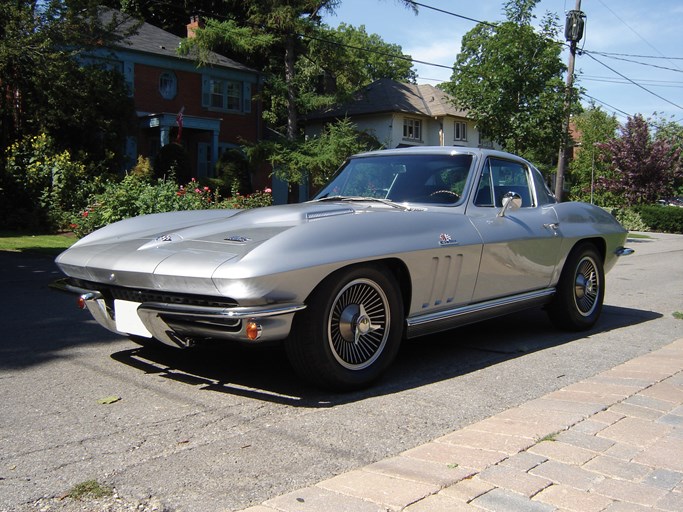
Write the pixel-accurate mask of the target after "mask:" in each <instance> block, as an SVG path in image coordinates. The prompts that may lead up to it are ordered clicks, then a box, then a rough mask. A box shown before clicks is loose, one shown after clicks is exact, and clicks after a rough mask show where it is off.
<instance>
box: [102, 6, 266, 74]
mask: <svg viewBox="0 0 683 512" xmlns="http://www.w3.org/2000/svg"><path fill="white" fill-rule="evenodd" d="M114 17H116V21H117V22H118V28H117V30H116V31H115V32H116V33H119V34H124V33H125V32H126V31H127V30H130V28H131V27H134V26H135V25H136V24H137V23H139V21H138V20H137V19H135V18H132V17H131V16H128V15H127V14H124V13H121V12H119V11H116V10H114V9H107V8H103V9H102V10H101V11H100V19H101V20H102V21H103V23H104V24H105V25H107V24H108V23H110V22H111V21H112V20H113V19H114ZM182 40H183V39H182V38H181V37H178V36H176V35H175V34H171V33H170V32H166V31H165V30H163V29H160V28H158V27H155V26H154V25H150V24H149V23H142V25H140V26H139V27H138V29H137V32H136V33H134V34H131V35H129V36H127V37H125V39H123V40H122V41H119V42H118V43H117V44H116V46H117V47H119V48H121V49H126V50H132V51H137V52H142V53H148V54H154V55H159V56H164V57H169V58H174V59H181V60H188V61H195V60H196V56H195V55H180V54H179V53H178V46H179V45H180V42H181V41H182ZM209 63H210V65H212V66H221V67H226V68H231V69H238V70H242V71H250V72H253V73H256V72H257V71H256V70H255V69H252V68H249V67H247V66H245V65H244V64H240V63H239V62H237V61H234V60H232V59H229V58H227V57H224V56H223V55H220V54H218V53H215V52H210V55H209Z"/></svg>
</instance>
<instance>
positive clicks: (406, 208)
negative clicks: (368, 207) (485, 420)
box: [313, 196, 421, 212]
mask: <svg viewBox="0 0 683 512" xmlns="http://www.w3.org/2000/svg"><path fill="white" fill-rule="evenodd" d="M323 201H341V202H373V203H382V204H384V205H387V206H391V207H392V208H397V209H399V210H403V211H405V212H412V211H417V210H421V208H412V207H410V206H406V205H405V204H400V203H395V202H394V201H390V200H389V199H384V198H381V197H364V196H325V197H321V198H320V199H314V200H313V202H323Z"/></svg>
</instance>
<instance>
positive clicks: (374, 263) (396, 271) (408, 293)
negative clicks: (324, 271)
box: [304, 258, 413, 316]
mask: <svg viewBox="0 0 683 512" xmlns="http://www.w3.org/2000/svg"><path fill="white" fill-rule="evenodd" d="M368 266H370V267H375V268H378V269H380V270H382V271H384V270H386V271H388V272H390V273H391V277H392V278H393V279H394V280H395V281H396V284H397V285H398V289H399V292H400V294H401V300H402V301H403V313H404V316H408V313H409V310H410V301H411V299H412V292H413V286H412V281H411V278H410V271H409V270H408V267H407V265H406V264H405V262H403V261H402V260H401V259H399V258H382V259H377V260H367V261H361V262H358V263H350V264H349V265H344V266H342V267H339V268H337V269H335V270H334V271H333V272H331V273H329V274H328V275H326V276H325V277H324V279H322V280H321V281H320V283H318V284H317V285H316V286H315V287H313V289H312V290H311V291H310V293H309V294H308V296H307V297H306V300H305V301H304V302H308V299H309V297H310V296H311V294H313V292H314V291H315V290H316V288H318V286H320V284H321V283H322V282H324V281H326V280H327V279H329V278H330V277H332V276H334V275H335V274H338V273H340V272H346V271H347V270H349V269H352V268H356V267H368Z"/></svg>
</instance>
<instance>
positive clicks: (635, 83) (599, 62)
mask: <svg viewBox="0 0 683 512" xmlns="http://www.w3.org/2000/svg"><path fill="white" fill-rule="evenodd" d="M582 53H583V54H584V55H587V56H588V57H590V58H591V59H593V60H594V61H595V62H597V63H598V64H600V65H602V66H604V67H606V68H607V69H609V70H610V71H611V72H612V73H616V74H617V75H619V76H620V77H621V78H623V79H624V80H626V81H628V82H629V83H631V84H633V85H635V86H636V87H639V88H641V89H642V90H643V91H645V92H647V93H649V94H652V95H653V96H655V97H657V98H659V99H660V100H662V101H665V102H667V103H668V104H669V105H673V106H674V107H676V108H679V109H681V110H683V107H681V106H680V105H678V104H676V103H674V102H673V101H670V100H667V99H666V98H665V97H664V96H660V95H659V94H657V93H655V92H652V91H651V90H649V89H648V88H646V87H644V86H642V85H640V84H639V83H638V82H635V81H633V80H631V79H630V78H629V77H627V76H626V75H624V74H622V73H620V72H619V71H617V70H616V69H614V68H611V67H610V66H608V65H607V64H605V63H604V62H602V61H600V60H598V59H596V58H595V57H594V56H593V55H591V53H590V52H587V51H583V52H582Z"/></svg>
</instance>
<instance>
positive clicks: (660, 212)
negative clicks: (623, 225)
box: [637, 205, 683, 234]
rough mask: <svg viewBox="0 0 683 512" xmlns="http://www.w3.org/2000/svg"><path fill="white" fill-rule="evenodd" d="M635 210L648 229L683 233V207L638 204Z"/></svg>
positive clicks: (659, 231)
mask: <svg viewBox="0 0 683 512" xmlns="http://www.w3.org/2000/svg"><path fill="white" fill-rule="evenodd" d="M637 212H638V214H639V215H640V217H641V218H642V219H643V222H644V223H645V224H646V225H647V227H648V231H655V232H658V233H682V234H683V208H677V207H675V206H656V205H650V206H640V207H638V208H637Z"/></svg>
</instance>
